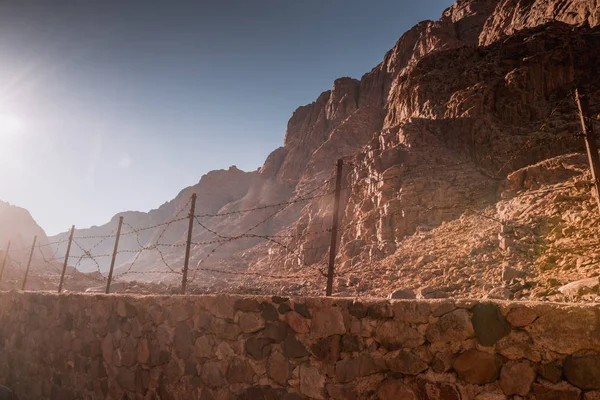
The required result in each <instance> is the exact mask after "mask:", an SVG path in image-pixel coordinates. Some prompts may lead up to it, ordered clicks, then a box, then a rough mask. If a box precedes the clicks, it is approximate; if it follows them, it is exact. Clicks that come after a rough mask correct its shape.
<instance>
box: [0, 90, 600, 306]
mask: <svg viewBox="0 0 600 400" xmlns="http://www.w3.org/2000/svg"><path fill="white" fill-rule="evenodd" d="M562 106H564V100H563V101H561V102H560V103H559V104H558V105H557V106H556V107H554V109H553V110H552V112H551V114H550V115H552V114H554V113H555V112H556V110H557V109H559V108H560V107H562ZM595 119H596V118H595V117H589V118H587V120H588V126H585V124H583V128H584V133H583V134H581V133H578V134H573V135H549V136H539V135H538V136H534V135H529V138H528V139H527V140H526V141H525V143H524V145H523V146H521V149H520V150H519V151H517V152H514V153H512V154H510V157H509V158H508V160H507V161H505V162H504V164H502V166H501V168H500V169H499V170H498V171H497V173H496V174H493V175H494V177H497V176H500V174H501V173H502V171H503V170H504V169H505V168H506V167H507V165H509V164H510V163H512V162H513V161H514V160H515V159H517V158H519V157H520V156H521V155H522V154H523V153H525V152H531V151H532V150H533V149H535V148H539V147H544V146H550V145H556V144H557V143H558V144H561V143H564V141H565V140H581V138H582V137H586V136H585V135H586V131H587V133H588V136H589V131H590V130H591V121H592V120H595ZM582 120H583V118H582ZM545 128H546V121H545V122H544V123H543V124H542V126H541V127H540V128H539V129H537V131H536V132H538V133H539V132H544V131H545ZM586 138H587V139H589V138H588V137H586ZM501 156H503V154H499V153H497V154H492V155H490V157H496V158H499V159H500V158H501ZM504 160H506V159H504ZM467 164H469V165H472V166H473V165H476V164H475V163H474V160H468V159H458V160H455V161H454V162H451V163H446V164H440V165H428V166H425V167H423V168H420V169H419V170H420V171H421V172H426V171H431V170H436V169H443V170H447V171H448V170H451V169H452V168H461V167H464V166H465V165H467ZM344 167H345V168H346V170H345V171H344ZM348 167H350V168H349V169H348ZM333 172H334V173H333V174H332V176H331V177H330V178H329V179H327V180H325V181H324V182H323V183H322V184H320V185H318V186H317V187H315V188H314V189H312V190H310V191H308V192H306V193H303V194H302V195H296V196H294V197H292V198H291V199H289V200H286V201H281V202H276V203H272V204H263V205H258V206H256V207H252V208H246V209H238V210H231V211H222V212H216V213H196V212H195V203H196V195H195V194H193V195H192V196H191V197H190V198H189V200H188V201H187V202H184V203H183V204H181V205H180V206H179V207H178V208H177V209H176V210H175V211H174V213H173V215H172V217H171V218H170V219H169V220H167V221H163V222H160V223H157V224H153V225H148V226H139V227H136V226H134V223H132V222H128V221H124V218H123V217H122V216H121V217H120V219H119V227H118V229H117V231H115V230H112V231H110V232H107V233H106V234H103V235H75V234H74V233H75V227H72V228H71V231H70V234H69V233H66V234H62V235H61V236H60V237H59V238H58V239H57V240H55V241H53V242H49V243H40V242H38V240H37V239H38V238H37V237H35V238H34V240H33V243H32V244H31V245H26V246H22V247H20V248H14V247H12V248H11V246H10V242H9V243H8V244H7V247H6V249H5V250H4V252H3V253H4V254H3V258H2V259H0V262H1V263H2V264H1V265H0V283H2V279H3V276H6V273H7V271H9V270H13V271H15V270H23V269H24V270H25V275H24V277H23V278H22V279H20V280H19V279H15V278H13V281H12V282H11V283H12V285H13V286H14V287H18V286H19V283H20V287H21V290H25V289H26V288H27V281H28V278H29V271H30V270H31V269H33V270H36V272H38V275H36V277H35V279H36V286H40V285H41V286H42V287H43V288H44V290H46V289H47V290H50V289H51V286H52V285H56V283H57V282H56V281H57V280H58V289H57V290H58V292H59V293H60V292H61V291H62V290H63V287H66V288H68V289H69V290H85V289H90V288H89V287H87V286H88V285H89V282H95V283H96V284H97V285H98V287H95V288H92V289H93V290H95V291H104V292H105V293H110V292H111V285H113V284H115V283H119V282H120V283H124V282H129V281H131V279H132V278H136V277H143V276H147V277H150V278H155V277H161V276H169V277H170V278H176V279H171V280H170V283H169V284H167V286H168V287H169V289H170V290H172V291H175V290H176V286H175V284H174V283H173V282H175V281H177V280H179V281H180V282H181V289H180V293H185V292H186V285H187V284H188V283H194V282H197V281H198V280H199V279H201V277H206V274H218V275H224V276H238V277H242V278H243V277H258V278H269V279H273V280H298V279H305V278H314V277H315V276H317V277H322V278H325V279H326V281H327V284H326V295H331V294H332V283H333V279H334V277H335V276H338V275H339V274H340V273H342V272H343V273H350V272H352V270H351V269H346V270H345V271H341V270H338V271H337V272H336V268H335V263H336V257H337V248H336V247H337V245H338V243H339V242H340V236H341V235H340V233H343V232H345V231H348V230H350V229H352V228H353V227H355V225H361V224H362V225H364V224H366V223H367V222H368V221H369V220H376V219H381V218H382V217H386V218H389V217H392V216H394V215H395V214H402V213H403V211H398V212H395V213H394V212H392V213H389V212H386V213H382V212H381V210H380V211H379V212H376V213H374V214H373V215H367V216H366V217H364V218H352V220H351V221H350V222H348V223H344V215H343V214H342V216H341V218H340V217H339V216H338V215H336V210H338V211H339V209H340V203H341V202H342V201H343V202H345V203H348V202H349V201H350V198H351V197H352V196H354V195H357V194H358V193H359V192H358V191H359V190H360V189H363V188H365V187H369V186H377V185H385V184H386V183H387V182H388V181H398V180H401V179H403V178H404V177H405V174H404V173H399V174H392V175H386V174H385V173H377V172H376V171H373V170H372V169H370V168H368V167H361V166H359V165H355V164H354V163H352V162H347V161H346V164H345V161H344V159H340V160H338V163H337V167H336V169H335V170H334V171H333ZM351 176H354V177H355V178H356V182H355V183H352V182H351V179H350V177H351ZM582 185H583V186H584V187H585V189H586V190H587V189H589V187H593V186H594V182H591V181H585V182H582V183H580V184H577V185H576V184H571V185H559V186H556V187H552V188H545V189H540V190H535V191H533V192H531V191H530V192H528V193H526V194H525V195H526V196H536V195H543V194H546V193H550V192H553V191H560V190H564V189H568V188H579V189H581V186H582ZM332 186H333V187H334V188H335V189H334V190H332V188H331V187H332ZM342 192H344V196H343V197H344V198H343V199H342V196H341V193H342ZM592 192H593V190H592ZM594 195H596V194H595V193H594ZM314 202H325V203H326V205H327V206H328V207H331V208H332V209H333V212H332V213H331V214H332V215H331V221H330V223H329V224H328V226H321V227H320V228H318V229H303V230H301V231H297V232H293V231H292V230H291V229H293V228H287V230H283V231H281V230H279V231H277V230H276V232H278V233H277V234H269V229H263V228H264V227H265V226H267V225H268V224H269V223H271V222H272V221H273V220H275V219H276V218H277V217H278V216H281V215H282V213H284V212H285V211H286V210H289V209H290V208H292V207H296V206H302V207H304V206H307V205H310V204H313V203H314ZM422 211H427V212H432V211H443V212H453V213H460V212H462V213H467V212H469V213H474V214H477V215H479V216H481V217H482V218H487V219H490V220H492V222H495V223H499V224H500V225H502V223H503V222H502V221H500V220H498V219H495V218H494V217H491V216H489V215H487V214H486V213H485V212H482V211H481V210H478V209H476V208H475V207H465V206H464V205H457V206H455V207H428V208H425V207H423V208H422ZM186 214H187V215H186ZM250 216H256V218H255V220H251V218H250ZM228 218H246V220H245V222H246V223H245V224H242V226H246V228H244V229H241V230H237V231H236V229H235V227H234V229H233V230H232V229H231V227H230V226H227V224H226V223H225V222H223V221H227V219H228ZM183 224H187V230H186V229H185V228H184V227H183ZM175 226H177V227H178V228H177V230H176V233H175V234H173V232H172V231H170V229H172V228H173V227H175ZM292 226H293V225H292ZM121 227H123V228H124V229H123V231H121ZM226 228H227V229H226ZM198 230H199V231H198ZM184 231H186V233H187V238H185V237H183V236H182V235H181V232H184ZM194 231H197V232H200V233H199V234H198V235H196V237H198V236H200V237H201V238H203V239H202V240H194V237H195V236H194ZM314 237H316V238H318V239H317V240H314V239H313V238H314ZM119 240H126V241H127V245H126V246H124V247H125V248H119ZM315 242H317V243H316V245H315ZM328 242H329V243H328ZM110 244H114V249H113V251H112V252H111V251H107V250H106V246H107V245H110ZM263 244H264V245H265V247H267V251H270V250H269V249H270V247H269V246H271V247H275V248H277V249H278V250H279V251H281V252H282V253H283V254H284V255H285V259H286V260H288V261H289V260H291V261H290V262H289V264H290V267H288V268H286V269H285V270H282V268H280V270H279V271H269V272H265V271H261V270H253V269H252V268H250V266H248V265H246V266H245V267H244V268H232V267H231V266H230V267H229V268H227V267H221V266H220V265H219V260H223V259H226V258H227V257H228V256H229V255H230V254H232V253H235V252H236V251H239V250H245V249H250V248H254V247H256V246H258V245H263ZM235 246H237V247H235ZM536 246H538V247H539V248H543V246H544V245H543V243H537V244H536ZM227 248H231V249H233V250H235V251H230V252H224V253H225V257H224V258H223V257H221V259H219V258H218V257H217V253H218V252H219V250H223V249H227ZM191 250H194V251H193V252H192V251H191ZM327 251H328V252H329V254H328V255H329V257H327ZM150 253H155V255H157V257H153V256H150V255H149V254H150ZM59 254H60V256H59ZM182 255H183V258H182ZM215 258H217V260H216V261H215V262H212V263H211V260H213V259H215ZM327 258H328V260H326V259H327ZM117 259H118V261H119V262H118V263H117V262H116V261H117ZM155 260H158V263H156V262H154V261H155ZM109 261H110V265H111V268H110V270H109V271H108V273H107V271H106V268H105V266H106V265H107V264H108V262H109ZM190 261H193V262H194V264H195V266H192V267H190ZM149 262H153V263H154V264H153V265H150V266H149V265H148V263H149ZM140 264H143V267H142V268H136V267H139V266H140ZM221 264H222V263H221ZM115 266H117V270H116V271H114V274H113V268H114V267H115ZM325 267H326V268H327V269H325ZM80 271H84V272H80ZM188 274H189V279H188ZM81 278H85V279H87V281H86V283H85V285H84V286H81V284H79V283H78V280H80V279H81ZM78 285H79V286H78Z"/></svg>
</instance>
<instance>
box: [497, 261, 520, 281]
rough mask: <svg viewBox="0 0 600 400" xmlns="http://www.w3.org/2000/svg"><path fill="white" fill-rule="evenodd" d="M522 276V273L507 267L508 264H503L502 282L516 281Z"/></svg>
mask: <svg viewBox="0 0 600 400" xmlns="http://www.w3.org/2000/svg"><path fill="white" fill-rule="evenodd" d="M523 276H524V273H523V271H519V270H518V269H515V268H513V267H511V266H509V265H508V264H504V265H503V266H502V280H503V281H504V282H507V283H508V282H510V281H512V280H513V279H518V278H522V277H523Z"/></svg>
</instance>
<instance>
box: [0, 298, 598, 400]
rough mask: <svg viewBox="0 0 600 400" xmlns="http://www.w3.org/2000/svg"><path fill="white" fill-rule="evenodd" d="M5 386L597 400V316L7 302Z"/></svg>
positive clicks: (235, 395)
mask: <svg viewBox="0 0 600 400" xmlns="http://www.w3.org/2000/svg"><path fill="white" fill-rule="evenodd" d="M0 384H4V385H7V386H9V387H11V388H12V389H13V390H14V391H15V392H16V393H17V394H18V396H19V399H20V400H24V399H28V400H34V399H48V398H50V399H60V400H69V399H119V400H120V399H202V400H210V399H214V400H217V399H273V400H275V399H287V400H292V399H305V398H306V399H325V398H328V399H329V398H331V399H381V400H391V399H450V400H452V399H481V400H483V399H506V398H513V399H519V398H535V399H538V400H542V399H600V391H595V390H596V389H600V309H599V308H598V307H597V306H586V305H581V306H574V305H566V304H550V303H509V302H478V301H452V300H441V301H403V300H394V301H391V302H389V301H383V300H377V301H376V300H373V301H370V300H360V301H358V300H352V299H326V298H294V299H287V298H280V297H248V296H245V297H239V296H171V297H165V296H139V297H135V296H115V295H108V296H105V295H85V294H68V295H55V294H45V293H39V292H38V293H33V292H31V293H20V292H4V293H0ZM519 396H521V397H519Z"/></svg>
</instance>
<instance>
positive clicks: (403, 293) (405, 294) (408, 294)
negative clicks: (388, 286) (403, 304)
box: [388, 289, 417, 300]
mask: <svg viewBox="0 0 600 400" xmlns="http://www.w3.org/2000/svg"><path fill="white" fill-rule="evenodd" d="M416 298H417V295H416V294H415V292H413V291H412V290H408V289H398V290H394V291H393V292H392V293H390V294H389V295H388V299H403V300H411V299H416Z"/></svg>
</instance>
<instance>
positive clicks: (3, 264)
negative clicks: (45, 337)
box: [0, 240, 10, 282]
mask: <svg viewBox="0 0 600 400" xmlns="http://www.w3.org/2000/svg"><path fill="white" fill-rule="evenodd" d="M9 250H10V240H9V241H8V245H7V246H6V252H5V253H4V260H2V267H0V282H2V275H4V267H5V266H6V260H8V251H9Z"/></svg>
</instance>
